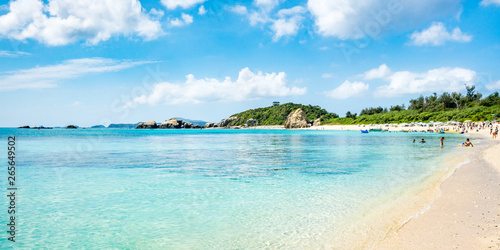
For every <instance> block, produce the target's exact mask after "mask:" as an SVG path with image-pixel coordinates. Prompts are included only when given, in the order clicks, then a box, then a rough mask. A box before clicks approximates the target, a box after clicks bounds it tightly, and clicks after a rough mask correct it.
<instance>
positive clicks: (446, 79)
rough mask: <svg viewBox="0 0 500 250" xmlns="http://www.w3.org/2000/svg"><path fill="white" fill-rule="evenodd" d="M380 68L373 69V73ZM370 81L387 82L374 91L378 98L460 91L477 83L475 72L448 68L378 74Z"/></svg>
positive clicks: (388, 70)
mask: <svg viewBox="0 0 500 250" xmlns="http://www.w3.org/2000/svg"><path fill="white" fill-rule="evenodd" d="M381 67H382V66H381ZM381 67H379V68H378V69H375V71H377V70H379V69H380V68H381ZM375 71H373V72H375ZM368 72H372V71H368ZM387 72H390V69H387ZM370 79H382V80H384V81H387V82H389V83H388V84H386V85H382V86H380V87H378V88H377V89H376V90H375V96H378V97H393V96H399V95H405V94H420V93H428V92H439V91H449V92H453V91H462V90H464V89H465V85H475V84H476V83H477V82H478V77H477V73H476V72H475V71H472V70H470V69H464V68H449V67H443V68H437V69H432V70H429V71H427V72H425V73H414V72H410V71H398V72H392V73H390V74H380V75H379V76H378V77H377V76H375V74H374V75H372V77H371V78H370Z"/></svg>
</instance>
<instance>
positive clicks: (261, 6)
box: [230, 0, 307, 42]
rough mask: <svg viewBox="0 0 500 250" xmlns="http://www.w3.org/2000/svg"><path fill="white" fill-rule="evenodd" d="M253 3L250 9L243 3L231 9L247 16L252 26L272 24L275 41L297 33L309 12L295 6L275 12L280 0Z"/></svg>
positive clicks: (262, 0) (258, 0)
mask: <svg viewBox="0 0 500 250" xmlns="http://www.w3.org/2000/svg"><path fill="white" fill-rule="evenodd" d="M253 5H254V8H253V9H251V10H250V11H249V10H248V9H247V7H245V6H242V5H236V6H232V7H231V8H230V10H231V12H233V13H236V14H239V15H244V16H246V17H247V18H248V20H249V22H250V25H251V26H256V25H259V24H262V25H265V24H270V25H269V28H270V29H271V31H273V33H274V36H273V41H274V42H276V41H278V40H280V39H281V38H282V37H285V36H295V35H297V33H298V31H299V29H300V28H301V26H302V22H303V20H304V14H305V13H306V12H307V9H306V8H304V7H302V6H295V7H292V8H289V9H281V10H279V11H278V12H276V13H275V14H273V12H274V11H273V9H274V8H275V7H276V6H278V5H279V1H278V0H255V1H254V2H253ZM274 15H275V16H274Z"/></svg>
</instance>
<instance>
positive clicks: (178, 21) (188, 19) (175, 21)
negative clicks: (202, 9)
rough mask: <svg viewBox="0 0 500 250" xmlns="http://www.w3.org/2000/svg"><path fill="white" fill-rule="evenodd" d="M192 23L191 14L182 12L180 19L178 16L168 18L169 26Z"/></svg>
mask: <svg viewBox="0 0 500 250" xmlns="http://www.w3.org/2000/svg"><path fill="white" fill-rule="evenodd" d="M191 23H193V16H191V15H188V14H185V13H182V14H181V19H179V18H174V19H172V20H170V26H172V27H181V26H185V25H189V24H191Z"/></svg>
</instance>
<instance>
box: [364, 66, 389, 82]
mask: <svg viewBox="0 0 500 250" xmlns="http://www.w3.org/2000/svg"><path fill="white" fill-rule="evenodd" d="M390 74H391V69H389V67H387V65H385V64H382V65H380V67H378V68H376V69H371V70H368V71H366V72H365V73H364V74H363V78H364V79H365V80H372V79H377V78H379V79H382V78H385V77H387V76H389V75H390Z"/></svg>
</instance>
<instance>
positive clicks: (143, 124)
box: [137, 121, 158, 129]
mask: <svg viewBox="0 0 500 250" xmlns="http://www.w3.org/2000/svg"><path fill="white" fill-rule="evenodd" d="M137 128H139V129H152V128H158V125H157V124H156V122H155V121H149V122H141V123H139V125H137Z"/></svg>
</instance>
